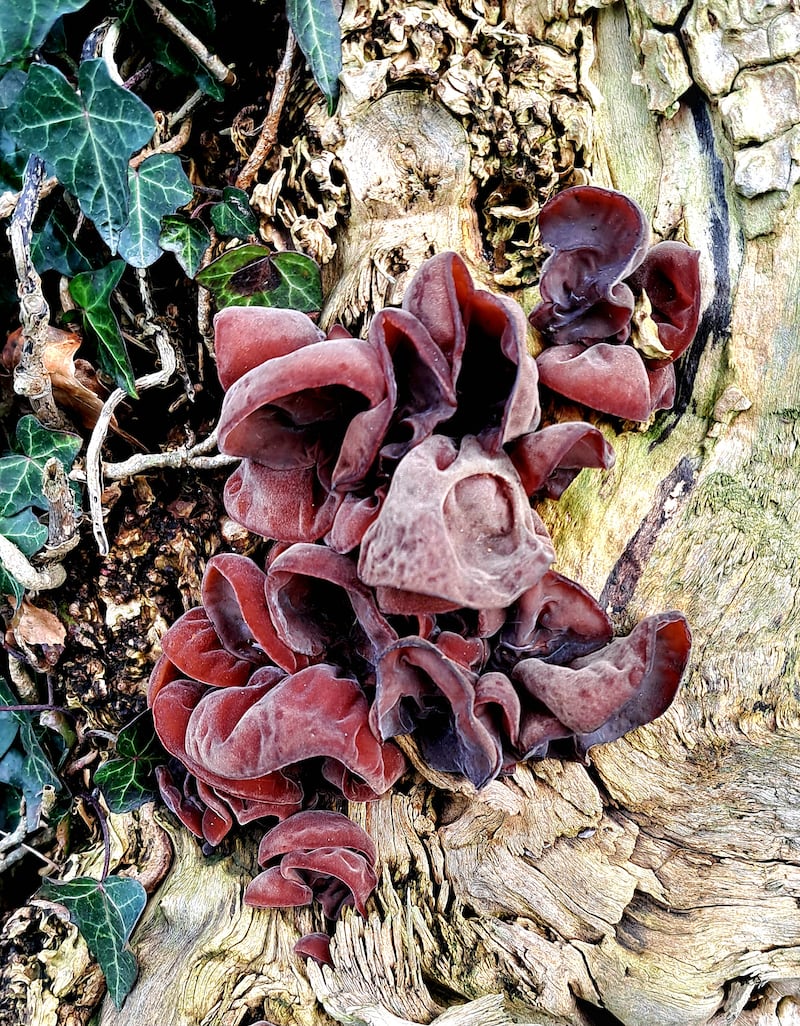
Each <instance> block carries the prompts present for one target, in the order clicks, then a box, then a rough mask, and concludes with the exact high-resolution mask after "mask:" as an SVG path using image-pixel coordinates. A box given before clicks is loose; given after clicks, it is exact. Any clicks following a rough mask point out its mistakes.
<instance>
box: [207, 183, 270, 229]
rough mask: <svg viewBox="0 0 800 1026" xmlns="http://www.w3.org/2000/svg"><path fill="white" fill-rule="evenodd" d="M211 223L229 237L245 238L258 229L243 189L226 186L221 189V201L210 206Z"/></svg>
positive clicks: (256, 219) (255, 218)
mask: <svg viewBox="0 0 800 1026" xmlns="http://www.w3.org/2000/svg"><path fill="white" fill-rule="evenodd" d="M211 223H212V224H213V225H214V227H215V228H216V229H217V231H218V232H219V233H220V235H226V236H227V237H228V238H231V239H246V238H247V237H248V236H249V235H255V233H256V232H257V231H258V218H257V217H256V215H255V212H254V211H253V210H252V209H251V207H250V200H249V199H248V198H247V193H246V192H245V191H244V190H243V189H234V188H233V187H232V186H228V187H226V188H225V189H223V190H222V203H215V204H214V206H213V207H212V208H211Z"/></svg>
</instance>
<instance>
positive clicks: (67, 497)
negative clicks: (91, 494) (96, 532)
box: [42, 457, 78, 556]
mask: <svg viewBox="0 0 800 1026" xmlns="http://www.w3.org/2000/svg"><path fill="white" fill-rule="evenodd" d="M42 494H43V495H44V497H45V499H47V509H48V519H47V528H48V534H47V545H48V549H49V551H50V555H51V556H52V554H53V552H54V551H55V550H58V551H59V552H61V551H63V547H64V546H65V545H69V548H72V545H71V544H70V543H71V542H72V539H73V538H74V537H75V536H76V535H77V533H78V518H77V516H76V515H75V499H74V497H73V495H72V489H71V488H70V486H69V481H68V480H67V475H66V472H65V470H64V467H63V466H62V465H61V463H60V462H59V460H57V459H56V458H55V457H52V458H51V459H49V460H48V461H47V463H45V465H44V473H43V474H42ZM67 551H69V549H67Z"/></svg>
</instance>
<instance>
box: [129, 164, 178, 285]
mask: <svg viewBox="0 0 800 1026" xmlns="http://www.w3.org/2000/svg"><path fill="white" fill-rule="evenodd" d="M128 186H129V188H130V191H131V202H130V220H129V221H128V224H127V226H126V227H125V229H124V230H123V232H122V234H121V235H120V238H119V254H120V256H121V257H122V258H123V259H124V260H126V261H127V262H128V263H129V264H132V265H133V266H134V267H149V266H150V264H153V263H155V262H156V260H158V258H159V257H160V256H161V249H160V248H159V245H158V234H159V231H160V228H161V218H162V217H163V216H164V215H165V214H171V213H173V211H175V210H177V208H178V207H182V206H184V205H185V204H186V203H188V202H189V200H190V199H191V198H192V196H193V195H194V189H193V188H192V185H191V182H190V181H189V179H188V178H187V177H186V172H185V171H184V170H183V166H182V164H181V161H180V157H178V156H176V154H174V153H156V154H154V155H153V156H152V157H148V158H147V160H145V161H143V162H142V164H141V166H140V167H138V168H130V169H129V171H128Z"/></svg>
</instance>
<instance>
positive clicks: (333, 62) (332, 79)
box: [286, 0, 342, 114]
mask: <svg viewBox="0 0 800 1026" xmlns="http://www.w3.org/2000/svg"><path fill="white" fill-rule="evenodd" d="M286 17H287V19H288V21H289V24H290V25H291V28H292V32H294V34H295V36H296V37H297V44H298V46H299V47H300V49H301V50H302V51H303V54H304V56H305V58H306V60H307V61H308V66H309V67H310V68H311V74H312V75H313V76H314V81H315V82H316V83H317V85H318V86H319V87H320V89H321V90H322V93H323V94H324V96H326V97H327V100H328V113H329V114H333V110H334V107H335V106H336V98H337V97H338V95H339V73H340V72H341V70H342V35H341V32H340V30H339V19H338V18H337V17H336V11H335V9H334V6H333V0H286Z"/></svg>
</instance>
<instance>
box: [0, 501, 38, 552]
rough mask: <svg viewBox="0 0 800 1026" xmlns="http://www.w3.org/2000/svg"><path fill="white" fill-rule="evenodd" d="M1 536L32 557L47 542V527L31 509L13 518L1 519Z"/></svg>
mask: <svg viewBox="0 0 800 1026" xmlns="http://www.w3.org/2000/svg"><path fill="white" fill-rule="evenodd" d="M0 534H2V535H3V537H5V538H8V540H9V541H12V542H13V543H14V544H15V545H16V546H17V548H18V549H19V550H20V551H21V552H23V553H24V554H25V555H26V556H32V555H33V554H34V553H36V552H38V551H39V549H41V548H42V547H43V545H44V544H45V542H46V541H47V526H46V525H45V524H43V523H41V522H40V521H39V518H38V517H37V516H36V514H35V513H34V512H33V510H32V509H31V508H30V506H29V507H28V508H27V509H24V510H23V511H22V512H21V513H17V514H16V516H13V517H0Z"/></svg>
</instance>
